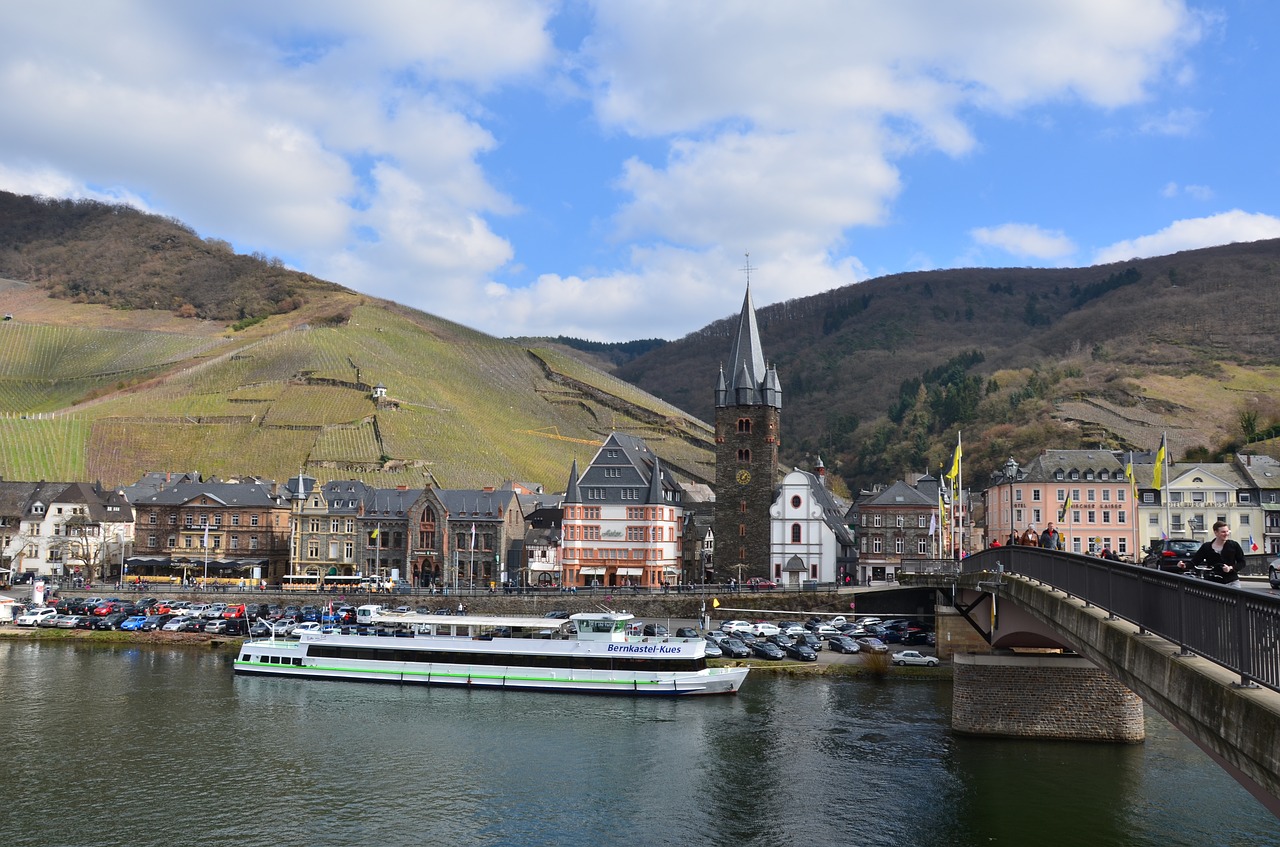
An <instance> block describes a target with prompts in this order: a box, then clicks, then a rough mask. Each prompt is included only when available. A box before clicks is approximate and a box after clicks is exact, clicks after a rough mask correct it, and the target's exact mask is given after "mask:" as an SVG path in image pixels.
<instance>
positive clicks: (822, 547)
mask: <svg viewBox="0 0 1280 847" xmlns="http://www.w3.org/2000/svg"><path fill="white" fill-rule="evenodd" d="M848 508H849V505H848V503H844V502H841V501H840V500H839V499H838V498H837V497H836V496H835V495H834V494H832V493H831V491H830V490H829V489H828V488H827V485H826V474H825V469H824V468H823V466H822V461H821V460H819V461H818V466H817V468H816V473H809V472H808V471H802V470H800V469H799V468H796V469H795V470H793V471H791V473H789V474H787V475H786V476H785V477H783V479H782V484H781V485H780V486H779V487H778V493H777V496H776V498H775V500H774V504H773V509H772V512H771V515H770V517H771V518H772V520H771V522H770V526H771V533H772V538H771V544H770V550H769V557H770V561H771V568H772V577H773V580H774V581H775V582H776V583H778V584H779V585H782V586H784V587H787V588H799V587H802V586H803V585H804V584H805V583H811V582H825V583H836V584H839V585H846V584H851V583H852V582H853V581H854V568H855V565H856V563H857V561H858V555H857V552H856V549H855V546H854V545H855V541H854V536H853V533H852V532H851V531H850V530H849V527H848V526H846V525H845V514H846V512H847V511H848Z"/></svg>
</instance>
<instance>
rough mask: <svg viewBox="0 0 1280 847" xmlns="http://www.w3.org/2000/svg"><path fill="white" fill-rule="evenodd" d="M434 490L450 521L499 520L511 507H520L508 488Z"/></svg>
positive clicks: (514, 495)
mask: <svg viewBox="0 0 1280 847" xmlns="http://www.w3.org/2000/svg"><path fill="white" fill-rule="evenodd" d="M435 492H436V496H438V497H439V498H440V502H441V503H443V504H444V507H445V508H446V509H448V510H449V516H448V519H449V520H451V521H499V520H502V519H504V518H505V517H506V515H507V514H508V513H509V512H510V511H511V510H512V509H515V510H517V511H519V509H520V500H519V498H517V497H516V493H515V492H514V491H512V490H511V489H509V488H507V489H496V488H489V489H485V488H437V489H435Z"/></svg>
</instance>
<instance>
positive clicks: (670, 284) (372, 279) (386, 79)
mask: <svg viewBox="0 0 1280 847" xmlns="http://www.w3.org/2000/svg"><path fill="white" fill-rule="evenodd" d="M568 11H569V12H573V11H583V10H579V9H576V8H575V9H569V10H568ZM565 12H566V9H564V8H562V7H560V6H558V5H556V4H554V3H553V2H551V0H506V2H501V1H500V0H489V2H485V3H475V2H472V0H433V2H432V3H429V4H428V3H420V2H410V0H404V2H389V1H388V2H369V3H363V4H352V3H348V2H338V0H315V2H307V3H299V2H276V3H256V2H247V1H245V0H241V2H227V3H219V4H182V3H166V2H160V1H159V0H150V1H149V0H117V2H113V3H111V4H94V3H90V4H84V3H78V2H73V0H45V2H41V3H38V4H36V3H32V4H10V7H9V8H6V9H5V11H4V12H3V13H0V20H2V22H3V24H4V25H3V26H0V102H3V103H4V104H5V130H4V132H3V133H0V188H5V189H8V190H14V191H21V192H24V193H29V192H32V191H33V190H34V191H38V192H39V193H46V194H51V195H55V196H72V197H74V196H87V197H98V198H101V199H113V200H120V199H123V200H125V201H126V202H130V203H133V204H134V205H138V206H139V207H141V208H146V209H149V210H151V211H156V212H159V213H162V214H167V215H173V216H175V217H178V218H180V219H182V220H183V221H185V222H187V223H188V224H190V225H192V226H193V227H195V228H196V229H197V230H198V231H200V232H202V233H203V234H206V235H211V236H216V237H219V238H226V239H229V240H231V241H233V242H234V243H235V244H236V245H237V246H238V247H239V248H240V249H256V250H262V251H263V252H266V253H270V254H275V255H281V256H282V257H284V258H285V259H286V260H287V261H289V262H290V263H291V264H294V265H296V266H298V267H304V268H306V269H307V270H309V271H311V272H313V273H315V274H317V275H319V276H323V277H326V278H329V279H333V280H334V281H337V282H339V283H342V284H345V285H349V286H352V287H355V288H358V289H360V290H364V291H368V292H370V293H373V294H377V295H380V296H385V297H389V298H393V299H396V300H399V301H401V302H405V303H407V304H409V305H413V306H416V307H419V308H423V309H426V310H428V311H432V312H435V313H437V314H440V315H442V316H444V317H449V318H452V319H455V320H459V321H462V322H464V323H467V324H469V325H471V326H475V327H478V328H481V329H483V330H485V331H488V332H493V333H495V334H499V335H506V334H516V333H524V334H555V333H561V332H563V333H566V334H576V335H581V336H584V337H590V338H597V339H604V338H614V339H617V338H626V337H636V336H639V335H663V336H668V337H670V336H671V335H674V334H682V333H684V332H687V331H690V330H692V329H694V328H696V327H699V326H701V325H703V324H704V323H706V321H707V320H708V319H709V316H718V315H727V314H731V313H733V312H734V311H736V309H737V307H738V305H739V304H740V302H741V292H742V274H741V273H740V271H739V269H740V268H741V265H742V260H741V255H742V253H743V252H744V251H748V250H749V251H751V253H752V264H753V265H756V266H757V271H756V273H755V274H754V275H753V293H754V295H755V298H756V302H757V303H759V304H765V303H769V302H774V301H777V300H783V299H787V298H791V297H797V296H803V295H805V294H811V293H816V292H818V291H823V290H827V289H829V288H832V287H836V286H838V285H844V284H848V283H850V282H855V281H858V280H860V279H865V278H866V275H867V272H866V269H865V268H864V267H863V266H862V264H861V262H860V261H859V260H858V259H857V258H856V257H853V256H850V255H848V247H847V244H846V239H847V238H848V237H849V234H850V231H851V230H853V229H855V228H859V227H874V226H881V225H883V224H885V223H886V222H887V221H890V220H892V211H893V208H894V204H895V202H896V201H897V200H898V198H899V195H900V193H901V192H902V191H903V182H904V181H903V178H902V176H901V169H902V168H903V162H904V161H905V160H906V159H907V158H908V157H911V156H914V155H928V154H933V153H941V154H942V155H944V156H947V157H964V156H966V155H968V154H969V153H971V152H972V151H973V150H975V149H976V148H977V146H978V144H979V141H980V139H978V138H977V137H976V136H975V130H974V126H975V123H974V116H975V114H978V113H996V114H1002V115H1003V114H1014V113H1018V112H1020V110H1026V109H1027V108H1028V107H1033V106H1038V105H1042V104H1056V103H1061V102H1068V103H1072V104H1079V105H1083V106H1084V107H1086V108H1102V109H1116V108H1119V107H1124V106H1129V105H1134V104H1143V103H1144V101H1145V99H1146V98H1147V97H1148V96H1149V94H1150V90H1151V88H1152V87H1153V85H1155V84H1156V83H1157V82H1158V81H1160V80H1162V79H1163V78H1164V76H1165V75H1166V74H1174V73H1178V74H1181V75H1182V78H1183V79H1185V80H1190V79H1191V78H1192V77H1191V76H1190V75H1187V74H1185V64H1180V63H1181V62H1183V58H1182V56H1181V53H1182V52H1183V51H1184V48H1185V47H1186V46H1187V44H1189V43H1191V42H1192V41H1194V40H1195V39H1196V38H1198V37H1199V33H1200V27H1201V26H1202V24H1201V23H1200V21H1199V20H1198V19H1197V18H1196V17H1193V16H1192V15H1191V14H1189V13H1188V12H1187V11H1186V10H1185V9H1184V7H1183V5H1182V3H1181V2H1177V1H1176V0H1127V2H1118V0H1092V1H1091V2H1086V1H1085V0H1043V2H1036V3H1027V2H1025V0H952V2H948V3H944V4H939V3H935V2H931V1H929V0H900V2H895V3H880V2H870V0H858V1H857V2H855V0H798V1H797V2H794V3H788V4H778V3H775V2H772V0H768V1H767V2H766V0H736V1H735V2H732V3H689V2H684V0H644V2H640V1H639V0H630V2H629V1H628V0H606V2H599V3H596V4H594V5H593V6H592V7H591V8H590V9H588V10H586V11H585V12H584V13H583V14H582V16H581V20H582V21H583V25H584V26H588V27H590V28H591V29H590V32H589V34H588V36H587V39H586V41H585V42H584V44H583V45H582V49H581V50H580V51H578V52H576V53H573V54H569V55H559V54H557V52H556V47H555V45H554V43H553V40H552V34H551V33H550V31H549V27H551V26H552V25H553V24H554V22H555V20H556V19H557V15H561V14H562V13H565ZM556 74H562V76H560V77H559V78H553V79H547V77H549V76H555V75H556ZM566 92H581V94H582V96H584V97H586V98H588V99H589V101H590V104H591V107H592V109H593V110H594V115H595V117H596V120H597V121H598V122H599V126H598V127H595V129H597V130H599V131H601V133H602V134H604V135H607V136H610V138H609V139H607V140H611V141H612V140H618V139H620V140H621V142H622V143H620V144H617V145H616V146H614V147H613V148H611V150H612V151H615V152H613V153H612V155H617V157H618V161H617V162H616V163H614V167H613V170H612V176H613V180H614V181H613V183H612V184H611V185H608V186H589V192H590V193H592V197H593V199H595V198H596V197H597V196H599V195H603V194H606V193H607V190H608V189H612V190H613V191H615V192H617V196H610V197H609V198H608V199H609V200H610V201H616V205H615V206H614V207H612V208H601V209H599V210H598V211H597V212H596V217H595V218H594V219H593V220H592V221H591V222H590V224H589V225H590V226H592V227H596V228H597V230H598V231H599V232H604V233H606V234H607V235H608V236H609V237H610V238H611V239H612V241H611V242H610V244H609V245H608V246H609V247H615V248H616V249H617V250H618V252H619V253H620V254H621V255H622V256H623V257H624V258H623V259H621V260H618V261H615V262H614V264H616V265H620V266H619V267H609V266H607V265H606V266H605V267H603V268H601V269H598V270H591V271H588V270H585V269H583V268H579V267H538V268H534V269H533V270H534V272H537V273H539V274H541V275H540V276H539V277H538V278H537V279H535V280H534V281H533V282H532V283H531V284H530V285H528V286H527V287H524V288H522V287H519V286H518V285H515V284H513V285H504V284H502V283H500V282H497V281H495V280H496V279H503V278H507V277H506V276H505V273H509V272H511V271H512V269H513V268H514V267H518V266H519V264H520V263H524V262H527V260H526V259H525V257H523V256H521V255H520V252H519V244H513V243H512V242H511V241H509V240H508V239H507V238H505V237H503V235H501V234H500V232H499V230H498V225H497V224H495V223H494V222H493V221H494V220H495V219H497V218H498V217H500V216H508V215H516V214H520V213H522V211H523V209H522V208H521V206H522V205H523V204H526V203H529V202H533V201H535V200H537V199H540V198H534V197H529V196H519V197H517V196H512V195H509V194H508V193H507V190H505V189H504V188H503V187H501V186H505V185H506V184H508V183H507V182H506V181H505V180H502V179H501V177H502V176H504V175H495V174H492V173H490V172H488V171H487V170H486V167H488V166H489V161H490V160H489V159H488V158H487V157H488V156H489V154H491V153H493V151H495V150H496V149H497V145H498V144H499V141H498V139H499V138H500V137H501V134H500V127H502V126H503V119H504V115H502V114H501V113H500V111H499V112H496V113H495V112H491V111H490V110H491V109H494V110H500V109H501V107H502V98H503V97H507V98H510V99H516V98H518V97H528V98H534V99H536V98H539V97H542V96H546V97H548V98H561V97H565V96H568V95H567V94H566ZM1040 117H1041V119H1043V116H1040ZM1199 118H1200V116H1199V115H1197V114H1196V113H1194V112H1191V111H1190V110H1182V111H1178V110H1168V111H1167V112H1166V114H1165V117H1164V118H1163V119H1161V121H1159V122H1157V121H1154V120H1153V121H1152V122H1150V124H1149V127H1148V129H1149V131H1163V132H1170V131H1176V128H1177V127H1178V126H1183V127H1187V128H1188V129H1190V128H1194V126H1195V121H1196V120H1197V119H1199ZM1033 119H1035V118H1034V117H1033ZM1161 128H1162V129H1161ZM602 147H603V145H602ZM637 150H639V151H641V152H635V151H637ZM617 151H620V152H617ZM577 152H578V151H575V150H572V149H557V150H554V151H551V152H549V153H548V154H547V155H560V156H569V157H571V156H574V155H575V154H576V153H577ZM593 152H594V151H593ZM602 170H605V171H608V168H604V169H602ZM596 172H599V170H597V171H596ZM1181 190H1183V191H1185V192H1186V193H1188V194H1189V195H1190V196H1193V197H1194V196H1197V195H1196V194H1195V192H1194V191H1193V190H1192V187H1190V186H1188V187H1185V188H1184V189H1181ZM589 192H588V191H584V192H582V193H583V194H586V193H589ZM619 197H620V198H621V199H619ZM538 211H539V210H536V209H535V210H533V212H534V213H535V214H536V213H538ZM973 235H974V238H975V239H977V240H978V241H979V243H981V244H983V245H984V246H988V247H996V248H999V249H1001V250H1004V251H1006V252H1009V253H1012V254H1013V255H1018V256H1027V257H1034V258H1049V259H1057V258H1060V257H1062V256H1064V255H1067V254H1068V253H1069V252H1070V251H1071V250H1073V249H1074V247H1073V246H1072V245H1071V243H1070V240H1069V239H1067V238H1066V237H1065V236H1064V235H1062V234H1061V233H1054V232H1048V231H1044V230H1040V229H1039V228H1036V227H1028V226H1023V227H1018V226H1016V225H1005V226H1003V227H994V228H990V229H983V230H977V231H975V232H974V234H973ZM602 252H603V251H602ZM918 261H921V262H925V261H927V260H924V259H918Z"/></svg>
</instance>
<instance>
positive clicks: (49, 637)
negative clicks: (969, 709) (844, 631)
mask: <svg viewBox="0 0 1280 847" xmlns="http://www.w3.org/2000/svg"><path fill="white" fill-rule="evenodd" d="M0 639H15V640H19V639H21V640H39V641H48V642H50V643H56V642H79V643H92V644H110V645H121V644H127V645H130V646H136V645H148V646H164V647H175V646H178V647H201V648H207V649H213V650H230V651H234V650H235V649H236V648H237V647H238V646H239V645H240V643H241V641H243V640H244V639H241V638H236V637H228V636H225V635H210V634H209V633H204V632H159V631H157V632H120V631H118V630H111V631H101V630H86V629H53V628H49V627H18V626H14V625H13V624H4V625H0ZM885 658H887V657H885ZM708 661H709V663H710V664H712V665H747V666H749V667H750V668H751V669H752V672H753V673H769V674H780V675H784V676H792V677H822V676H853V677H868V678H875V677H883V676H888V675H893V676H895V677H897V676H903V677H915V678H920V679H950V678H951V666H950V665H949V664H942V665H938V666H937V667H933V668H928V667H918V666H913V667H901V668H900V667H895V666H894V665H893V664H892V663H891V662H888V661H885V660H883V659H881V658H880V657H868V656H864V655H862V654H852V655H850V654H844V653H833V652H831V651H829V650H822V651H819V653H818V661H816V662H791V661H773V660H768V659H757V658H750V659H736V660H727V659H726V660H720V659H710V660H708Z"/></svg>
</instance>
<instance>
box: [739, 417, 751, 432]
mask: <svg viewBox="0 0 1280 847" xmlns="http://www.w3.org/2000/svg"><path fill="white" fill-rule="evenodd" d="M738 432H741V433H743V434H744V435H746V434H750V433H751V418H738Z"/></svg>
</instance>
